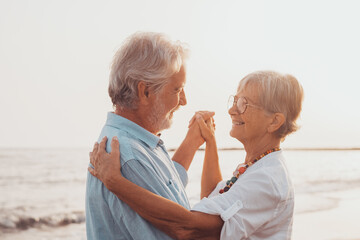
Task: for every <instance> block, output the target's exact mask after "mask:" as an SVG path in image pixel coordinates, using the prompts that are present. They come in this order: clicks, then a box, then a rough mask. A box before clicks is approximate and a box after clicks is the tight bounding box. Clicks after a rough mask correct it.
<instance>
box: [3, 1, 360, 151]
mask: <svg viewBox="0 0 360 240" xmlns="http://www.w3.org/2000/svg"><path fill="white" fill-rule="evenodd" d="M358 9H360V2H359V1H308V0H305V1H297V2H295V1H266V0H263V1H256V0H255V1H240V0H227V1H213V0H195V1H193V0H183V1H172V0H161V1H160V0H152V1H146V0H134V1H119V0H117V1H88V0H87V1H85V0H71V1H70V0H62V1H55V0H36V1H26V0H13V1H10V0H7V1H6V0H1V1H0V111H1V112H0V114H1V115H0V147H5V148H8V147H10V148H17V147H20V148H48V147H49V148H58V147H66V148H78V147H88V148H91V146H92V145H93V143H94V141H96V140H97V138H98V135H99V133H100V130H101V128H102V127H103V125H104V123H105V120H106V115H107V112H109V111H112V104H111V101H110V98H109V97H108V94H107V86H108V75H109V67H110V63H111V59H112V57H113V55H114V53H115V52H116V50H117V49H118V48H119V47H120V46H121V43H122V42H123V41H124V40H125V38H126V37H128V36H129V35H131V34H132V33H134V32H137V31H152V32H162V33H165V34H167V35H168V36H169V37H170V38H171V39H172V40H180V41H182V42H184V43H186V44H187V45H188V46H189V48H190V51H191V54H190V58H189V60H188V61H187V83H186V86H185V92H186V95H187V100H188V104H187V105H186V106H184V107H182V108H181V109H180V110H179V111H178V112H176V113H175V114H174V122H173V125H172V127H171V129H169V130H166V131H164V132H163V134H162V139H163V140H164V142H165V145H166V146H167V147H168V148H174V147H177V146H178V145H179V144H180V142H181V140H182V138H183V137H184V136H185V134H186V131H187V125H188V121H189V119H190V118H191V117H192V115H193V114H194V112H195V111H197V110H211V111H215V113H216V114H215V122H216V126H217V128H216V129H217V130H216V137H217V140H218V146H219V147H242V145H241V144H240V143H239V142H238V141H237V140H235V139H232V138H231V137H230V136H229V131H230V128H231V121H230V117H229V115H228V113H227V100H228V96H229V95H231V94H234V93H236V87H237V84H238V83H239V81H240V80H241V79H242V78H243V77H244V76H245V75H247V74H248V73H250V72H253V71H256V70H275V71H278V72H281V73H290V74H292V75H294V76H295V77H296V78H297V79H298V80H299V82H300V83H301V84H302V86H303V87H304V92H305V99H304V103H303V111H302V114H301V118H300V120H299V124H300V125H301V129H300V130H299V131H298V132H296V133H294V134H292V135H290V136H289V137H288V138H287V139H286V140H285V142H284V143H283V146H284V147H314V148H316V147H360V137H359V136H360V127H359V122H360V112H359V110H358V109H359V108H358V105H359V103H360V94H358V91H359V89H360V77H359V69H360V60H359V56H360V45H359V42H360V31H359V29H360V26H359V25H360V15H359V14H358Z"/></svg>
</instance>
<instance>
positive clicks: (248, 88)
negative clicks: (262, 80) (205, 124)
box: [236, 83, 259, 100]
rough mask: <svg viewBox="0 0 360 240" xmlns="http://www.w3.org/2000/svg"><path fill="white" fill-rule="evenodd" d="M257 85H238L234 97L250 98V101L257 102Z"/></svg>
mask: <svg viewBox="0 0 360 240" xmlns="http://www.w3.org/2000/svg"><path fill="white" fill-rule="evenodd" d="M257 85H258V84H255V83H253V84H247V85H245V86H241V85H239V87H238V89H237V93H236V96H238V97H246V98H251V99H252V100H257V99H258V96H259V88H258V86H257Z"/></svg>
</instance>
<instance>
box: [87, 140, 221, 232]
mask: <svg viewBox="0 0 360 240" xmlns="http://www.w3.org/2000/svg"><path fill="white" fill-rule="evenodd" d="M106 141H107V139H106V138H104V139H103V140H102V141H101V143H100V145H98V144H96V145H95V147H94V150H93V153H92V154H91V158H90V159H91V163H92V165H93V166H94V169H92V168H89V171H90V173H91V174H92V175H93V176H95V177H97V178H98V179H100V180H101V181H102V182H103V183H104V184H105V186H106V187H107V188H108V189H109V190H110V191H111V192H113V193H114V194H115V195H116V196H117V197H118V198H119V199H120V200H122V201H124V202H125V203H126V204H128V205H129V206H130V207H131V208H132V209H133V210H134V211H136V212H137V213H138V214H139V215H140V216H142V217H143V218H144V219H146V220H148V221H149V222H151V223H152V224H153V225H154V226H155V227H157V228H159V229H160V230H162V231H163V232H165V233H167V234H168V235H169V236H171V237H173V238H175V239H219V238H220V232H221V228H222V225H223V220H222V219H221V217H220V216H218V215H210V214H205V213H200V212H191V211H189V210H187V209H186V208H184V207H182V206H181V205H179V204H177V203H175V202H172V201H170V200H168V199H166V198H163V197H161V196H158V195H156V194H154V193H152V192H150V191H148V190H146V189H143V188H141V187H139V186H137V185H136V184H134V183H132V182H130V181H128V180H127V179H125V178H124V177H122V176H121V173H120V162H119V158H120V153H119V142H118V141H117V139H113V141H112V142H111V145H112V152H111V153H110V154H108V153H106V151H105V145H106Z"/></svg>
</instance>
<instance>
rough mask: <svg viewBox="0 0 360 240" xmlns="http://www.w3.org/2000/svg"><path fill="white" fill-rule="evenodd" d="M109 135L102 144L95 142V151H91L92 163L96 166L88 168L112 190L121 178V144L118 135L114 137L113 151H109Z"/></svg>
mask: <svg viewBox="0 0 360 240" xmlns="http://www.w3.org/2000/svg"><path fill="white" fill-rule="evenodd" d="M106 142H107V137H104V138H103V139H102V140H101V142H100V144H98V143H95V145H94V148H93V151H92V152H90V154H89V156H90V163H91V164H92V165H93V167H94V168H91V167H89V168H88V170H89V172H90V173H91V175H93V176H94V177H96V178H98V179H99V180H100V181H102V182H103V183H104V185H105V186H106V187H107V188H108V189H109V190H110V191H111V188H112V186H114V185H115V184H116V182H117V179H119V177H120V178H121V177H122V176H121V172H120V169H121V165H120V152H119V149H120V146H119V141H118V139H117V137H116V136H115V137H113V139H112V141H111V152H110V153H107V152H106V150H105V148H106Z"/></svg>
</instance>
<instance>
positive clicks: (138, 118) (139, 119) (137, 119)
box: [115, 108, 158, 136]
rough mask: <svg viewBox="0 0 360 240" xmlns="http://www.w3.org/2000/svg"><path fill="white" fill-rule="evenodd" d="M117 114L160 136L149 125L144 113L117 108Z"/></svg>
mask: <svg viewBox="0 0 360 240" xmlns="http://www.w3.org/2000/svg"><path fill="white" fill-rule="evenodd" d="M115 114H116V115H119V116H121V117H123V118H126V119H128V120H130V121H132V122H134V123H136V124H137V125H139V126H140V127H142V128H144V129H146V130H148V131H149V132H151V133H152V134H154V135H156V136H157V135H158V132H157V131H155V130H153V129H152V128H151V126H150V124H149V123H148V121H147V119H146V113H143V112H142V111H138V110H129V109H119V108H116V109H115Z"/></svg>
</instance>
